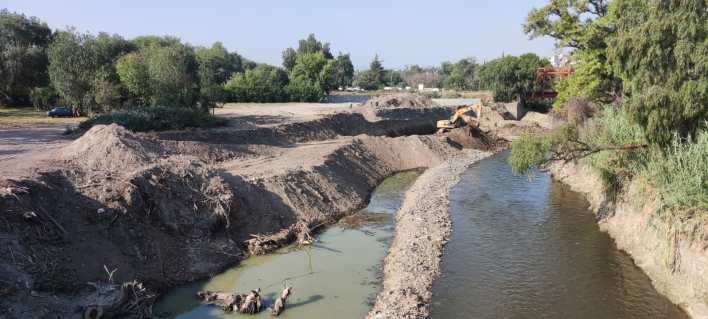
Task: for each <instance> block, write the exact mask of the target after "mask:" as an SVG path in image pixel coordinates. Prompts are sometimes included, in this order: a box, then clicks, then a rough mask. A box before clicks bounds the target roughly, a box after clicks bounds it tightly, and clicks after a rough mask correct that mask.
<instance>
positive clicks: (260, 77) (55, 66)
mask: <svg viewBox="0 0 708 319" xmlns="http://www.w3.org/2000/svg"><path fill="white" fill-rule="evenodd" d="M283 59H284V61H283V68H280V67H275V66H270V65H266V64H260V63H255V62H253V61H250V60H248V59H246V58H244V57H242V56H241V55H239V54H238V53H236V52H229V51H228V50H227V49H226V48H225V47H224V46H223V45H222V44H221V43H220V42H216V43H214V44H213V45H212V46H211V47H201V46H192V45H190V44H187V43H183V42H182V41H180V39H178V38H175V37H171V36H142V37H137V38H134V39H130V40H128V39H125V38H123V37H121V36H119V35H111V34H108V33H103V32H101V33H99V34H97V35H92V34H89V33H80V32H78V31H76V30H75V29H71V28H70V29H68V30H56V31H53V30H52V29H50V28H49V27H48V26H47V24H46V23H44V22H42V21H40V20H39V19H37V18H35V17H27V16H25V15H22V14H17V13H13V12H9V11H8V10H2V11H0V103H2V104H4V105H29V104H33V105H35V106H36V107H37V108H46V107H49V106H51V105H54V104H55V103H57V102H58V101H59V100H60V101H61V102H62V103H66V104H67V105H70V106H71V107H72V108H74V109H75V110H76V111H80V112H84V113H95V112H104V111H109V110H114V109H119V108H125V107H134V106H156V105H161V106H170V107H196V108H203V109H206V108H208V107H209V106H212V105H214V104H215V103H223V102H241V101H244V102H276V101H320V100H322V99H323V98H324V96H325V95H326V94H327V93H329V92H330V91H331V90H332V89H334V88H337V87H340V86H347V85H350V84H351V82H352V79H353V76H354V67H353V65H352V63H351V59H350V57H349V54H343V53H340V54H338V56H336V57H335V56H333V55H332V54H331V52H330V48H329V44H326V43H325V44H323V43H321V42H320V41H318V40H317V39H316V38H315V36H314V35H310V36H309V37H308V38H307V39H303V40H301V41H300V43H299V47H298V48H297V50H294V49H292V48H290V49H287V50H285V52H284V53H283Z"/></svg>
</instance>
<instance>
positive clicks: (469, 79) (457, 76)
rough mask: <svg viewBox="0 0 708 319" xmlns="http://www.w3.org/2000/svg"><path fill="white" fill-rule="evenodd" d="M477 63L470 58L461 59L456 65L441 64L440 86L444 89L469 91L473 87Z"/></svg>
mask: <svg viewBox="0 0 708 319" xmlns="http://www.w3.org/2000/svg"><path fill="white" fill-rule="evenodd" d="M476 68H477V63H476V62H475V60H474V59H472V58H466V59H461V60H460V61H457V62H456V63H454V64H453V63H450V62H443V63H442V65H441V66H440V73H441V75H442V86H443V87H444V88H446V89H454V90H470V89H473V88H476V87H475V70H476Z"/></svg>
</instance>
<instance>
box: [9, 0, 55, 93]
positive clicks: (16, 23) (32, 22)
mask: <svg viewBox="0 0 708 319" xmlns="http://www.w3.org/2000/svg"><path fill="white" fill-rule="evenodd" d="M51 37H52V31H51V29H49V27H48V26H47V25H46V24H45V23H44V22H41V21H39V19H37V18H34V17H26V16H24V15H21V14H16V13H10V12H9V11H7V10H5V9H3V10H0V103H3V104H9V105H19V104H26V103H28V102H29V97H30V91H31V89H32V88H34V87H40V86H46V85H47V84H48V82H49V77H48V75H47V63H48V60H47V54H46V48H47V46H48V45H49V42H50V41H51Z"/></svg>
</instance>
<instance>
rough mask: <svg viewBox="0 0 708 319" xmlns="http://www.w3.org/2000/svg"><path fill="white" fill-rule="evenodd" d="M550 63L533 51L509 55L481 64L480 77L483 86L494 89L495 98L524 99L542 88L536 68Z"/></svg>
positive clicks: (506, 99)
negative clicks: (519, 54) (537, 78)
mask: <svg viewBox="0 0 708 319" xmlns="http://www.w3.org/2000/svg"><path fill="white" fill-rule="evenodd" d="M548 65H549V62H548V61H547V60H545V59H541V58H540V57H538V56H537V55H536V54H533V53H527V54H523V55H521V56H518V57H516V56H512V55H507V56H504V57H501V58H498V59H494V60H492V61H489V62H487V63H485V64H483V65H481V66H480V67H479V71H478V78H479V81H480V83H481V85H482V88H484V89H489V90H492V91H493V93H494V100H496V101H498V102H510V101H513V100H514V99H516V98H521V99H524V98H526V97H527V96H528V95H529V94H531V93H532V92H534V91H537V90H539V89H541V84H540V83H539V82H538V81H537V80H536V69H538V68H539V67H545V66H548Z"/></svg>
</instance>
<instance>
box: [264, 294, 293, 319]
mask: <svg viewBox="0 0 708 319" xmlns="http://www.w3.org/2000/svg"><path fill="white" fill-rule="evenodd" d="M292 289H293V287H285V289H283V292H282V293H281V294H280V297H278V299H276V300H275V304H273V308H271V309H270V314H271V315H273V316H276V317H277V316H280V314H281V313H282V312H283V310H285V302H286V301H287V300H288V297H290V292H291V291H292Z"/></svg>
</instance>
